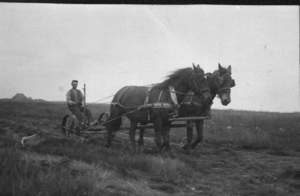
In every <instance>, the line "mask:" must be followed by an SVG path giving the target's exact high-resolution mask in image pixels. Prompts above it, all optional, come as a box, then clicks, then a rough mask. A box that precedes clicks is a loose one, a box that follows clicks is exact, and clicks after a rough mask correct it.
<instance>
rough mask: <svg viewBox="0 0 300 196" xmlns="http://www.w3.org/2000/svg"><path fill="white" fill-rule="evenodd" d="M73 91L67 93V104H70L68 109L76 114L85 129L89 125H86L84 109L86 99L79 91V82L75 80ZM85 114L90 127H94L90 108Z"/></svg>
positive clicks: (86, 109)
mask: <svg viewBox="0 0 300 196" xmlns="http://www.w3.org/2000/svg"><path fill="white" fill-rule="evenodd" d="M71 85H72V89H70V90H69V91H68V92H67V104H68V108H69V110H70V111H71V112H72V113H73V114H75V116H76V117H77V119H78V120H79V122H80V125H81V126H82V127H83V128H86V127H87V125H86V124H85V123H84V114H83V113H84V107H83V101H84V97H83V94H82V92H81V91H80V90H78V89H77V85H78V81H77V80H73V81H72V83H71ZM85 113H86V116H87V120H88V125H93V124H94V123H92V122H93V117H92V112H91V110H89V109H88V108H85Z"/></svg>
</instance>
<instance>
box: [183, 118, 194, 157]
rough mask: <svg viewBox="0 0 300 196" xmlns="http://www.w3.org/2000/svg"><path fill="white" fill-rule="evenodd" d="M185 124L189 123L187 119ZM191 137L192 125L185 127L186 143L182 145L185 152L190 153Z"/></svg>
mask: <svg viewBox="0 0 300 196" xmlns="http://www.w3.org/2000/svg"><path fill="white" fill-rule="evenodd" d="M187 124H189V125H191V121H187ZM192 139H193V127H187V129H186V140H187V143H186V144H185V145H184V146H183V147H182V148H183V150H185V151H186V154H190V153H191V143H192Z"/></svg>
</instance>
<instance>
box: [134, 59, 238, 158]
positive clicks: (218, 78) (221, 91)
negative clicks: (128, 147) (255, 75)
mask: <svg viewBox="0 0 300 196" xmlns="http://www.w3.org/2000/svg"><path fill="white" fill-rule="evenodd" d="M206 75H207V78H206V79H207V82H208V87H209V89H210V92H211V96H212V99H211V101H210V102H207V100H206V99H203V97H200V98H199V96H194V95H192V94H190V93H188V94H187V95H186V96H185V98H184V99H183V101H182V103H181V104H180V108H179V115H178V117H195V116H207V115H209V113H210V106H211V105H212V100H213V99H214V98H215V97H216V95H218V97H219V98H220V99H221V103H222V104H223V105H228V104H229V103H230V102H231V98H230V91H231V90H230V88H231V87H234V86H235V81H234V80H233V79H232V77H231V66H229V67H228V68H227V69H226V68H223V67H222V66H221V65H220V64H219V69H218V70H216V71H215V72H213V73H212V74H206ZM194 122H195V125H196V130H197V135H198V137H197V139H196V140H195V141H194V143H191V142H192V138H193V128H192V127H188V128H187V144H185V145H184V147H183V149H184V150H186V152H187V153H188V154H189V153H190V150H191V149H194V148H195V147H196V146H197V145H198V143H199V142H201V140H202V138H203V123H204V121H203V120H196V121H194ZM187 123H191V121H188V122H187ZM167 131H168V130H166V131H165V132H167ZM143 136H144V129H140V137H139V141H138V143H139V145H140V146H143V145H144V141H143ZM165 145H166V147H167V148H170V147H169V146H170V144H169V143H166V144H165Z"/></svg>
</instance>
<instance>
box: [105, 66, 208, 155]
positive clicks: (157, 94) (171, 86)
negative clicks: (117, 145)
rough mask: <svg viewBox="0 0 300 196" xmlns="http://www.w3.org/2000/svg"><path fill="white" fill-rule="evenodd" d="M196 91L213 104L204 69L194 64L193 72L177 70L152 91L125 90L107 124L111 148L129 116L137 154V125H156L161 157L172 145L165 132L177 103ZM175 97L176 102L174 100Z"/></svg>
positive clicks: (117, 95) (134, 148) (157, 148)
mask: <svg viewBox="0 0 300 196" xmlns="http://www.w3.org/2000/svg"><path fill="white" fill-rule="evenodd" d="M189 90H192V91H193V92H194V93H195V95H196V96H199V97H204V99H205V100H210V90H209V88H208V84H207V81H206V79H205V76H204V71H203V69H201V68H200V66H199V65H197V67H196V66H195V65H194V64H193V68H182V69H178V70H175V71H174V72H173V73H171V74H170V75H168V76H167V79H166V80H164V81H163V82H161V83H158V84H156V85H154V86H153V87H152V88H147V87H144V86H125V87H123V88H121V89H120V90H119V91H118V92H117V93H116V94H115V96H114V98H113V100H112V103H111V106H110V117H109V118H108V120H107V121H106V124H105V126H106V130H107V143H106V145H105V146H106V147H110V146H111V145H112V144H111V141H112V133H113V132H116V131H117V130H119V129H120V126H121V124H122V119H121V117H122V116H124V115H126V117H127V118H128V119H129V120H130V123H131V125H130V131H129V137H130V141H131V145H132V148H133V151H134V153H135V152H136V150H137V146H136V141H135V131H136V128H137V124H138V123H141V124H147V123H153V124H154V131H155V143H156V148H153V151H154V152H157V153H159V152H160V151H161V149H162V147H163V146H164V145H165V144H167V143H168V137H167V136H165V137H163V143H162V132H163V131H164V130H168V129H169V127H170V126H171V123H170V121H169V117H170V115H172V114H173V113H174V110H175V109H176V107H178V106H177V104H176V102H177V103H181V101H182V100H183V99H184V97H185V95H186V93H187V92H188V91H189ZM174 95H175V98H174Z"/></svg>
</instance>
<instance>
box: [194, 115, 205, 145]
mask: <svg viewBox="0 0 300 196" xmlns="http://www.w3.org/2000/svg"><path fill="white" fill-rule="evenodd" d="M195 124H196V130H197V139H196V140H195V141H194V142H193V143H192V146H191V148H192V149H194V148H196V146H197V145H198V144H199V143H200V142H201V141H202V139H203V124H204V121H203V120H199V121H195Z"/></svg>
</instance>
